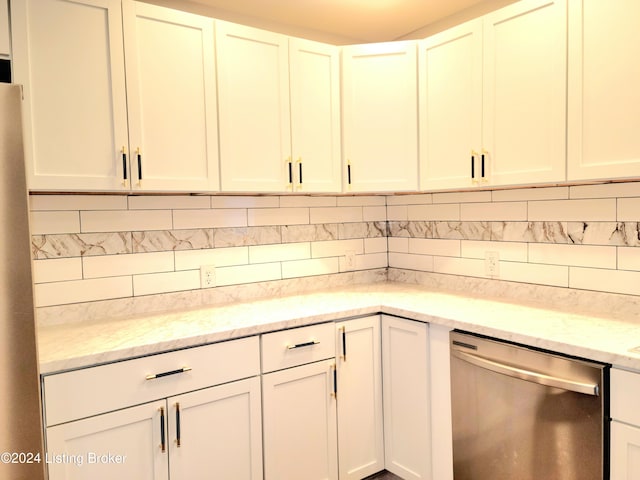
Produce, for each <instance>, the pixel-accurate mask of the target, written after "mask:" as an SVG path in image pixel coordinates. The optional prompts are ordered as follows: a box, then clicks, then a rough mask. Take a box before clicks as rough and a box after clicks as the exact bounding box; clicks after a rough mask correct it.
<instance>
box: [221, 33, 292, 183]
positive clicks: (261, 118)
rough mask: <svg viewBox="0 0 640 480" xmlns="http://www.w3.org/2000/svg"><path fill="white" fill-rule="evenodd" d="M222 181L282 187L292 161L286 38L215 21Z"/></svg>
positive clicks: (285, 181)
mask: <svg viewBox="0 0 640 480" xmlns="http://www.w3.org/2000/svg"><path fill="white" fill-rule="evenodd" d="M216 52H217V67H218V70H217V72H218V95H219V99H218V103H219V121H220V168H221V185H222V190H225V191H262V192H274V191H275V192H282V191H285V190H286V189H287V186H288V161H291V136H290V114H289V68H288V42H287V37H285V36H283V35H279V34H276V33H271V32H266V31H263V30H258V29H255V28H250V27H245V26H242V25H236V24H232V23H227V22H222V21H219V22H216Z"/></svg>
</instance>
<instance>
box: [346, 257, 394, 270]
mask: <svg viewBox="0 0 640 480" xmlns="http://www.w3.org/2000/svg"><path fill="white" fill-rule="evenodd" d="M338 260H339V262H340V271H341V272H348V271H351V270H372V269H374V268H384V267H386V266H387V263H388V259H387V254H386V253H372V254H365V255H356V256H355V268H353V269H350V268H348V266H347V259H346V258H345V257H338Z"/></svg>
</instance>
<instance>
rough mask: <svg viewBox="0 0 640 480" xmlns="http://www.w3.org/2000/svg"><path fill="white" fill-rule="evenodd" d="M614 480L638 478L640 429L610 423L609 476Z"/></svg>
mask: <svg viewBox="0 0 640 480" xmlns="http://www.w3.org/2000/svg"><path fill="white" fill-rule="evenodd" d="M610 477H611V478H612V479H615V480H634V479H636V478H640V428H638V427H633V426H630V425H626V424H624V423H620V422H616V421H613V422H611V475H610Z"/></svg>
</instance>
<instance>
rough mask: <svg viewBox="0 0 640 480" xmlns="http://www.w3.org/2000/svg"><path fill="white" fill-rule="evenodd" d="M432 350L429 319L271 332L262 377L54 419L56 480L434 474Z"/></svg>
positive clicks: (51, 447) (281, 479)
mask: <svg viewBox="0 0 640 480" xmlns="http://www.w3.org/2000/svg"><path fill="white" fill-rule="evenodd" d="M270 335H273V338H267V337H269V336H270ZM292 335H294V336H296V335H297V336H298V338H295V339H294V340H293V343H292V341H291V339H290V337H291V336H292ZM233 342H236V341H235V340H234V341H231V342H224V343H226V344H229V343H233ZM224 343H223V344H220V345H224ZM214 346H216V345H214ZM256 346H257V345H256ZM211 347H212V346H209V348H211ZM197 348H202V347H197ZM197 348H196V349H197ZM428 348H429V344H428V325H427V324H424V323H420V322H414V321H411V320H406V319H401V318H396V317H389V316H382V317H381V316H379V315H375V316H370V317H364V318H358V319H353V320H347V321H344V322H337V323H328V324H321V325H313V326H310V327H302V328H297V329H292V330H287V331H283V332H275V333H274V334H266V335H263V336H262V366H263V371H262V375H261V376H259V375H255V376H252V377H250V378H244V379H239V380H235V381H231V382H228V383H224V384H221V385H215V386H211V387H208V388H203V389H199V390H196V391H192V392H186V393H178V394H176V395H167V396H166V397H164V398H161V399H158V400H153V401H149V402H145V403H142V404H139V405H133V406H128V407H126V408H121V409H118V410H115V411H109V412H104V413H100V414H97V415H92V416H89V417H86V418H80V419H77V420H72V421H66V422H62V423H59V424H55V425H49V424H47V425H48V426H47V428H46V448H47V452H48V453H47V456H46V460H47V464H48V465H47V466H48V471H49V479H50V480H61V479H64V480H70V479H74V480H77V479H78V480H79V479H92V480H94V479H112V478H118V477H119V478H135V479H139V480H147V479H148V480H168V479H172V480H173V479H182V478H184V479H187V478H188V479H190V480H192V479H196V480H197V479H205V478H216V479H227V480H243V479H244V480H259V479H263V478H264V479H265V480H286V479H300V478H304V479H307V480H324V479H332V480H338V479H340V480H350V479H354V480H355V479H363V478H365V477H368V476H369V475H372V474H374V473H376V472H379V471H381V470H383V469H385V468H386V469H387V470H389V471H391V472H393V473H396V474H397V475H399V476H401V477H402V478H404V479H407V480H408V479H428V478H431V462H430V459H431V431H430V416H431V413H430V403H429V388H430V387H429V362H428V359H429V354H428ZM196 349H191V350H196ZM239 353H240V352H239ZM158 357H162V355H160V356H158ZM269 357H270V358H269ZM317 357H325V358H321V359H317ZM308 360H312V361H311V362H308ZM233 361H242V358H234V359H233ZM252 361H253V359H252ZM124 363H127V362H124ZM220 365H222V368H224V364H220ZM95 368H100V367H95ZM135 368H137V367H136V366H135V365H132V369H135ZM163 368H164V367H163ZM193 368H194V369H196V368H197V366H196V365H194V367H193ZM267 368H272V369H273V370H272V371H265V369H267ZM191 372H192V370H191V369H186V370H185V371H184V372H183V371H182V370H180V373H178V374H175V375H174V372H173V371H170V373H171V375H168V376H167V377H166V378H159V379H154V380H153V381H154V382H156V381H159V382H163V381H168V382H174V383H176V385H178V384H179V383H180V382H182V381H184V382H188V381H189V379H188V376H189V375H190V374H191ZM69 373H73V372H69ZM60 375H66V373H62V374H60ZM54 376H55V375H54ZM45 378H46V377H45ZM103 380H104V381H105V382H107V383H108V382H110V381H113V379H110V378H106V379H101V378H99V377H96V378H95V381H96V382H101V381H103ZM51 385H52V388H51V390H52V392H50V395H49V396H51V397H54V396H57V395H61V393H59V392H56V391H54V390H55V389H54V388H53V387H54V386H55V384H53V383H52V384H51ZM147 385H149V383H148V381H145V383H144V385H143V386H142V387H141V388H142V389H143V390H144V389H145V388H146V387H147ZM153 385H158V384H157V383H156V384H152V387H151V388H155V387H153ZM114 386H115V383H114ZM84 388H86V389H91V385H87V384H85V385H84ZM122 388H127V385H126V383H125V385H124V386H123V387H122ZM44 391H45V411H46V402H47V398H48V395H47V394H48V392H47V383H46V382H45V385H44ZM383 399H384V402H383ZM52 413H53V411H52ZM51 418H55V417H54V416H53V415H52V416H51ZM68 418H72V417H68Z"/></svg>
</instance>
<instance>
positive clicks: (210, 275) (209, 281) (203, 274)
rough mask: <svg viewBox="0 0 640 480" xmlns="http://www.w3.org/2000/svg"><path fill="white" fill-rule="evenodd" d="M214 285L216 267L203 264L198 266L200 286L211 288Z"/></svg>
mask: <svg viewBox="0 0 640 480" xmlns="http://www.w3.org/2000/svg"><path fill="white" fill-rule="evenodd" d="M215 286H216V267H215V266H214V265H203V266H201V267H200V287H202V288H211V287H215Z"/></svg>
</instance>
